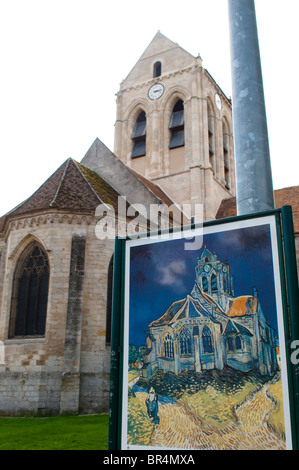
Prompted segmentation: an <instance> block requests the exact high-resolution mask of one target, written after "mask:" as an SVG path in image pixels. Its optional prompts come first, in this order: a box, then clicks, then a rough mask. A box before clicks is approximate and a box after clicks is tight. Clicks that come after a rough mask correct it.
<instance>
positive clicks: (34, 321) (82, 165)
mask: <svg viewBox="0 0 299 470" xmlns="http://www.w3.org/2000/svg"><path fill="white" fill-rule="evenodd" d="M295 190H296V188H294V189H293V190H292V194H293V195H294V194H296V193H295ZM297 195H298V192H297ZM280 196H282V198H280V205H283V204H285V203H287V201H286V200H284V199H283V195H281V194H280ZM124 197H125V204H127V205H134V204H143V205H144V206H145V207H146V208H149V207H150V205H151V204H159V205H161V206H163V207H165V208H168V207H171V206H173V204H174V203H176V204H179V205H183V204H191V205H192V207H194V205H195V204H198V203H200V204H203V207H204V220H213V219H215V218H219V217H223V216H226V215H225V214H226V213H227V212H228V211H233V210H235V209H234V207H235V202H234V201H235V199H234V197H235V176H234V153H233V136H232V111H231V101H230V99H229V98H228V97H227V96H225V94H224V93H223V91H222V90H221V88H220V86H219V85H218V84H217V82H216V81H215V80H214V78H213V77H212V76H211V75H210V74H209V72H208V71H207V70H205V69H204V67H203V65H202V59H201V57H200V56H198V57H194V56H192V55H191V54H189V53H188V52H187V51H185V50H184V49H182V48H181V47H180V46H179V45H178V44H176V43H174V42H173V41H171V40H169V39H168V38H166V37H165V36H164V35H163V34H162V33H160V32H158V33H157V34H156V35H155V37H154V38H153V40H152V41H151V43H150V44H149V46H148V47H147V49H146V50H145V52H144V53H143V55H142V56H141V57H140V59H139V60H138V61H137V63H136V65H135V66H134V67H133V68H132V70H131V71H130V73H129V74H128V76H127V78H126V79H125V80H124V81H123V82H122V83H121V85H120V90H119V92H118V93H117V109H116V123H115V145H114V151H113V152H112V151H111V150H110V149H108V148H107V147H106V146H105V145H104V144H103V143H102V142H101V141H100V140H99V139H98V138H96V139H95V141H94V142H93V144H92V145H91V147H90V149H89V150H88V151H87V153H86V155H85V156H83V158H82V160H81V162H77V161H75V160H73V159H71V158H70V159H67V160H66V161H65V162H61V166H60V167H59V168H58V169H57V170H56V171H55V172H54V174H53V175H51V176H50V177H49V178H48V180H47V181H46V182H45V183H44V184H43V185H42V186H41V187H40V188H38V189H37V191H36V192H35V193H34V194H33V195H32V196H31V197H29V198H28V199H27V200H25V201H24V202H22V203H20V204H19V205H18V206H17V207H16V208H14V209H12V210H11V211H10V212H9V213H7V214H5V215H3V216H2V217H1V218H0V414H2V415H23V414H31V415H35V414H39V415H45V414H59V413H78V412H80V413H94V412H99V411H107V410H108V402H109V372H110V326H111V325H110V320H111V298H112V275H113V250H114V241H113V240H112V239H107V238H106V239H101V237H99V236H97V226H98V224H99V222H100V221H101V217H103V214H102V215H101V214H100V213H99V212H98V211H97V208H98V207H99V206H100V207H103V204H104V205H106V207H108V206H109V207H110V208H112V209H113V210H114V212H115V215H116V218H117V221H118V222H119V223H121V224H128V223H129V222H130V221H131V220H132V216H129V215H128V213H126V211H125V212H123V211H120V205H119V201H120V199H123V198H124ZM296 200H298V198H297V199H295V202H296ZM296 209H297V208H296ZM219 214H221V215H219ZM184 217H185V216H184V214H182V213H180V211H178V213H177V214H173V219H172V223H175V222H178V223H180V221H182V220H183V219H184V223H185V221H186V219H185V218H184ZM190 217H194V214H193V213H191V214H190ZM175 219H177V220H175ZM296 220H297V218H296ZM147 227H148V221H147V220H145V221H144V226H143V227H141V228H143V231H144V230H146V229H147ZM296 230H297V231H299V229H298V226H297V228H296Z"/></svg>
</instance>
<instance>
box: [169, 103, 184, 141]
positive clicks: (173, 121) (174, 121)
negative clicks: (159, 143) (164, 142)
mask: <svg viewBox="0 0 299 470" xmlns="http://www.w3.org/2000/svg"><path fill="white" fill-rule="evenodd" d="M169 129H170V132H171V136H170V141H169V148H170V149H174V148H177V147H183V146H184V145H185V136H184V103H183V101H182V100H178V101H177V102H176V104H175V105H174V108H173V110H172V115H171V118H170V124H169Z"/></svg>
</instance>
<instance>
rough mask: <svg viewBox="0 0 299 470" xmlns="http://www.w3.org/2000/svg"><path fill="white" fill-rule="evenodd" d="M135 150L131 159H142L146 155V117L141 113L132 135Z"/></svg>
mask: <svg viewBox="0 0 299 470" xmlns="http://www.w3.org/2000/svg"><path fill="white" fill-rule="evenodd" d="M132 141H133V150H132V154H131V158H135V157H142V156H143V155H145V153H146V115H145V112H144V111H141V112H140V113H139V115H138V117H137V119H136V123H135V127H134V131H133V134H132Z"/></svg>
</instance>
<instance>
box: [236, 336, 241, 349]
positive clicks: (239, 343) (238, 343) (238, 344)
mask: <svg viewBox="0 0 299 470" xmlns="http://www.w3.org/2000/svg"><path fill="white" fill-rule="evenodd" d="M236 349H242V341H241V337H240V336H236Z"/></svg>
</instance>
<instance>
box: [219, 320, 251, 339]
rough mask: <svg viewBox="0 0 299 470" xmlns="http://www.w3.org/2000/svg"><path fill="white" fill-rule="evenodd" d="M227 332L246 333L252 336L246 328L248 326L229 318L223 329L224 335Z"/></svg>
mask: <svg viewBox="0 0 299 470" xmlns="http://www.w3.org/2000/svg"><path fill="white" fill-rule="evenodd" d="M229 333H233V334H236V333H237V334H242V335H247V336H253V335H252V333H251V332H250V331H249V330H248V328H246V327H245V326H243V325H240V323H238V322H236V321H234V320H231V319H230V320H229V321H228V323H227V325H226V328H225V331H224V334H225V335H227V334H229Z"/></svg>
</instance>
